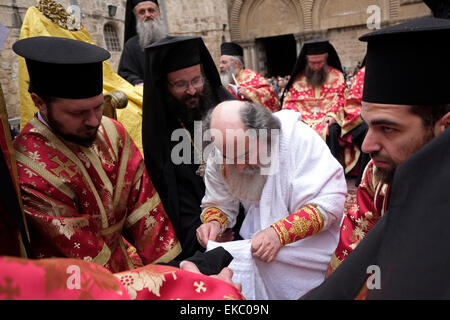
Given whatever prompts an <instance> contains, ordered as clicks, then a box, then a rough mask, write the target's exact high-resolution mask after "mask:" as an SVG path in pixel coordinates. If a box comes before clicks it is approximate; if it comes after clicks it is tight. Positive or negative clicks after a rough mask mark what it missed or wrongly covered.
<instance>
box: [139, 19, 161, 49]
mask: <svg viewBox="0 0 450 320" xmlns="http://www.w3.org/2000/svg"><path fill="white" fill-rule="evenodd" d="M136 31H137V34H138V35H139V45H140V46H141V48H142V50H144V49H145V48H146V47H148V46H149V45H151V44H152V43H154V42H156V41H158V40H161V39H163V38H165V37H166V36H167V29H166V26H165V24H164V22H163V20H162V19H161V18H160V17H158V18H156V19H155V20H149V21H146V22H144V21H141V20H138V21H137V23H136Z"/></svg>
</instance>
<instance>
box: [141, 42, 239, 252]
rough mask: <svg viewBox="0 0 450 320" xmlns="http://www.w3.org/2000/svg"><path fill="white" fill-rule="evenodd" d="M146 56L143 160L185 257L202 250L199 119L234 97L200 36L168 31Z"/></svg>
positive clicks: (201, 168)
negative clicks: (198, 231) (199, 239)
mask: <svg viewBox="0 0 450 320" xmlns="http://www.w3.org/2000/svg"><path fill="white" fill-rule="evenodd" d="M146 57H147V65H148V70H147V72H146V78H145V87H144V107H143V123H142V127H143V131H142V137H143V145H144V157H145V163H146V166H147V170H148V172H149V174H150V176H151V178H152V181H153V183H154V185H155V187H156V189H157V190H158V193H159V194H160V196H161V200H162V202H163V205H164V208H165V209H166V211H167V212H168V214H169V216H170V219H171V220H172V223H173V224H174V226H175V231H176V234H177V236H178V237H179V239H180V241H181V244H182V248H183V251H182V253H181V255H180V257H181V258H183V257H188V256H190V255H192V254H193V253H195V252H196V251H203V250H204V248H203V247H201V246H200V244H199V243H198V242H197V238H196V229H197V228H198V227H199V226H200V225H201V223H202V222H201V220H200V214H201V209H200V204H201V201H202V198H203V196H204V194H205V184H204V181H203V170H204V162H205V161H206V157H204V155H203V143H202V142H203V138H202V137H203V133H202V123H201V121H202V119H203V117H204V116H205V115H206V114H207V113H208V112H209V110H211V109H212V108H213V107H215V106H216V105H217V104H219V103H220V102H222V101H225V100H233V99H234V97H233V96H232V95H231V94H230V93H229V92H228V91H227V90H226V89H225V88H224V87H223V86H222V84H221V81H220V76H219V73H218V72H217V68H216V66H215V64H214V61H213V59H212V57H211V55H210V53H209V51H208V49H207V48H206V46H205V44H204V42H203V40H202V39H201V38H200V37H167V38H165V39H162V40H160V41H158V42H156V43H154V44H153V45H151V46H150V47H148V48H147V51H146ZM228 235H231V233H229V234H228ZM224 239H225V238H224ZM228 240H229V239H228Z"/></svg>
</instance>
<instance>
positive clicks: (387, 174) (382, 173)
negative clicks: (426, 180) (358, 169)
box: [370, 128, 434, 184]
mask: <svg viewBox="0 0 450 320" xmlns="http://www.w3.org/2000/svg"><path fill="white" fill-rule="evenodd" d="M433 138H434V132H433V129H432V128H428V129H427V128H425V133H424V136H423V138H422V143H421V144H420V145H418V146H416V147H415V148H414V149H412V150H410V151H409V154H410V155H411V156H412V155H413V154H415V153H416V152H417V151H419V150H420V149H421V148H422V147H423V146H425V145H426V144H427V143H428V142H430V141H431V140H433ZM370 157H371V158H373V157H375V158H380V157H379V155H378V152H373V153H370ZM381 160H383V161H386V162H389V163H390V164H391V168H389V169H385V168H377V176H378V178H379V179H380V180H381V181H382V182H383V183H387V184H392V181H393V180H394V175H395V171H396V170H397V165H396V164H395V163H394V162H393V161H391V160H390V159H387V158H383V159H381Z"/></svg>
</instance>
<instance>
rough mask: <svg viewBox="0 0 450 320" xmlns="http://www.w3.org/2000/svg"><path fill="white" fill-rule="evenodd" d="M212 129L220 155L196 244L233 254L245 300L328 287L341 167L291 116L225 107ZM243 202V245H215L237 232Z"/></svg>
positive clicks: (208, 180) (214, 160) (212, 160)
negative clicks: (325, 283) (326, 279)
mask: <svg viewBox="0 0 450 320" xmlns="http://www.w3.org/2000/svg"><path fill="white" fill-rule="evenodd" d="M207 123H208V126H207V127H208V128H209V129H210V130H209V132H210V134H211V138H212V141H213V142H214V143H213V144H211V145H213V146H214V147H213V148H212V149H213V150H214V152H211V154H210V156H209V158H208V161H207V165H206V171H205V184H206V194H205V197H204V198H203V201H202V215H201V218H202V222H203V224H202V225H201V226H200V227H199V228H198V229H197V239H198V241H199V242H200V244H202V245H203V246H204V247H207V248H208V249H212V248H214V247H216V246H223V247H224V248H225V249H226V250H227V251H229V252H230V253H231V254H232V255H233V257H234V260H233V261H232V262H231V264H230V268H231V269H232V270H233V272H234V276H233V281H236V282H239V283H241V284H242V288H243V289H242V292H243V294H244V296H245V297H246V298H247V299H249V300H253V299H257V300H260V299H270V300H278V299H283V300H292V299H298V298H299V297H301V296H302V295H304V294H305V293H307V292H308V291H309V290H311V289H313V288H315V287H317V286H318V285H319V284H321V283H322V281H323V280H324V277H325V271H326V269H327V266H328V263H329V261H330V259H331V255H332V253H333V251H334V249H335V248H336V246H337V243H338V240H339V229H340V225H341V222H342V217H343V211H344V202H345V197H346V194H347V185H346V182H345V178H344V172H343V169H342V166H341V165H340V164H339V163H338V162H337V161H336V159H335V158H334V157H333V156H332V154H331V153H330V151H329V149H328V147H327V145H326V144H325V142H324V141H323V140H322V139H321V138H320V137H319V136H318V135H317V134H316V133H315V132H314V131H313V130H312V129H311V128H309V127H308V126H307V125H306V124H304V123H303V122H301V118H300V115H299V114H298V113H296V112H293V111H290V110H284V111H280V112H277V113H273V114H271V113H270V112H268V111H267V110H265V108H263V107H261V106H257V105H254V104H251V103H248V102H241V101H226V102H223V103H221V104H219V105H218V106H217V107H216V108H215V109H214V110H213V111H212V113H211V114H210V118H209V119H208V121H207ZM249 133H251V134H249ZM264 137H265V138H264ZM252 142H256V143H252ZM240 203H241V204H242V205H243V206H244V209H245V219H244V221H243V223H242V227H241V229H240V235H241V236H242V237H243V239H244V240H241V241H232V242H224V243H223V242H222V243H218V242H216V241H220V240H221V235H222V233H223V231H224V230H225V229H227V228H231V227H233V226H234V224H235V222H236V217H237V215H238V212H239V204H240Z"/></svg>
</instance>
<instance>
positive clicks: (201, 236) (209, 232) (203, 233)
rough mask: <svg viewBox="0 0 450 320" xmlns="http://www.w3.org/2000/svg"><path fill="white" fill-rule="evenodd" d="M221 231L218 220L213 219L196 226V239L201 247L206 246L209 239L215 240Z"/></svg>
mask: <svg viewBox="0 0 450 320" xmlns="http://www.w3.org/2000/svg"><path fill="white" fill-rule="evenodd" d="M220 233H221V226H220V223H219V221H216V220H213V221H210V222H208V223H204V224H202V225H201V226H200V227H198V228H197V232H196V234H197V241H198V243H200V245H201V246H202V247H203V248H206V245H207V244H208V241H209V240H212V241H217V239H218V236H219V234H220Z"/></svg>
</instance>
